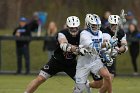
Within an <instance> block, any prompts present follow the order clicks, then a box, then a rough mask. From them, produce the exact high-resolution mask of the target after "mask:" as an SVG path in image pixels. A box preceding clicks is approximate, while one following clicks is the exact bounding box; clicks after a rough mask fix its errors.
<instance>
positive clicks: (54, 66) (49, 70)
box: [25, 58, 61, 93]
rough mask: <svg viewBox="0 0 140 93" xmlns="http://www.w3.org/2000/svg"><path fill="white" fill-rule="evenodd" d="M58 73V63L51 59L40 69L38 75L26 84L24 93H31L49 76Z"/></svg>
mask: <svg viewBox="0 0 140 93" xmlns="http://www.w3.org/2000/svg"><path fill="white" fill-rule="evenodd" d="M59 71H61V69H60V68H59V62H57V61H56V60H55V59H54V58H51V59H50V61H49V62H48V63H47V64H46V65H45V66H44V67H43V68H42V69H41V71H40V73H39V75H38V76H37V77H36V78H35V79H34V80H33V81H31V82H30V83H29V84H28V86H27V88H26V91H25V93H33V92H34V91H35V90H36V89H37V88H38V87H39V86H40V85H41V84H42V83H43V82H45V81H46V80H47V79H48V78H49V77H50V76H52V75H54V74H56V73H57V72H59Z"/></svg>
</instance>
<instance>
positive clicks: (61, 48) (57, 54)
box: [25, 16, 86, 93]
mask: <svg viewBox="0 0 140 93" xmlns="http://www.w3.org/2000/svg"><path fill="white" fill-rule="evenodd" d="M66 25H67V27H68V29H64V30H62V31H60V32H59V33H58V36H57V40H58V48H57V49H56V50H55V51H54V55H52V58H51V59H50V60H49V62H48V63H47V64H46V65H44V66H43V68H42V69H41V71H40V73H39V75H38V76H37V77H36V78H35V79H34V80H33V81H31V83H29V85H28V86H27V88H26V91H25V93H33V92H34V91H35V90H36V89H37V88H38V86H39V85H41V84H42V83H43V82H45V81H46V80H47V79H48V78H50V77H51V76H53V75H55V74H56V73H57V72H61V71H64V72H65V73H66V74H68V75H69V76H70V77H71V78H72V79H73V80H75V78H74V76H75V72H76V64H77V61H76V54H74V53H78V54H81V55H84V53H85V52H86V50H85V48H79V47H78V45H79V41H80V40H79V39H80V32H81V31H80V30H79V25H80V20H79V18H78V17H76V16H70V17H68V18H67V21H66Z"/></svg>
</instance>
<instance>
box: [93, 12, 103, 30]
mask: <svg viewBox="0 0 140 93" xmlns="http://www.w3.org/2000/svg"><path fill="white" fill-rule="evenodd" d="M93 17H94V18H95V20H96V22H97V24H98V26H99V28H100V27H101V19H100V17H99V16H98V15H97V14H93Z"/></svg>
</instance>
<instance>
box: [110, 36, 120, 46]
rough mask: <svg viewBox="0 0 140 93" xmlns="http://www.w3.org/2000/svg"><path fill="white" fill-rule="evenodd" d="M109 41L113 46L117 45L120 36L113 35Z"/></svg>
mask: <svg viewBox="0 0 140 93" xmlns="http://www.w3.org/2000/svg"><path fill="white" fill-rule="evenodd" d="M109 43H110V44H111V47H114V46H116V45H117V43H118V38H113V37H112V38H111V39H110V40H109Z"/></svg>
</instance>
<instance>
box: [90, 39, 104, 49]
mask: <svg viewBox="0 0 140 93" xmlns="http://www.w3.org/2000/svg"><path fill="white" fill-rule="evenodd" d="M92 41H93V42H92V47H94V48H95V49H96V50H97V51H98V50H100V48H101V43H102V38H100V39H92Z"/></svg>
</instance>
